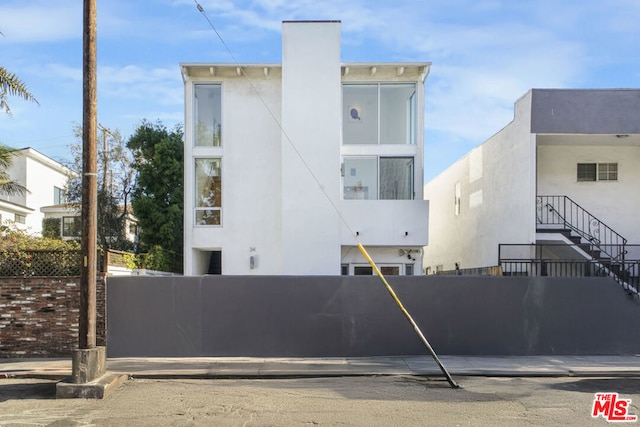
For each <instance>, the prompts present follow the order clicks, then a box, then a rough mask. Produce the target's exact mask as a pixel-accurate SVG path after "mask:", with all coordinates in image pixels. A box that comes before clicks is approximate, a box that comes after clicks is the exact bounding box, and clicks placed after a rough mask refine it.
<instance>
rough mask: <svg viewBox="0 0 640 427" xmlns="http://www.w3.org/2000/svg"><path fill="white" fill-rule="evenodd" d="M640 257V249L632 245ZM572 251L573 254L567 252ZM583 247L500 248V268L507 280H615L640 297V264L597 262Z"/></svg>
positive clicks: (512, 246)
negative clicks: (590, 278)
mask: <svg viewBox="0 0 640 427" xmlns="http://www.w3.org/2000/svg"><path fill="white" fill-rule="evenodd" d="M628 246H629V248H630V249H631V250H635V253H636V254H637V253H640V245H628ZM568 248H570V249H572V250H573V252H567V249H568ZM584 255H585V252H584V249H583V245H579V244H574V245H565V244H535V243H531V244H505V243H503V244H499V245H498V265H499V266H500V267H501V269H502V274H503V275H505V276H550V277H588V276H591V277H594V276H608V277H612V278H613V279H614V280H615V281H616V282H618V283H619V284H620V285H622V287H623V288H624V289H625V290H627V291H628V292H629V293H630V294H634V295H636V296H638V295H639V293H638V292H639V288H640V260H639V259H633V260H623V261H620V260H611V259H594V258H591V259H590V258H587V257H585V256H584Z"/></svg>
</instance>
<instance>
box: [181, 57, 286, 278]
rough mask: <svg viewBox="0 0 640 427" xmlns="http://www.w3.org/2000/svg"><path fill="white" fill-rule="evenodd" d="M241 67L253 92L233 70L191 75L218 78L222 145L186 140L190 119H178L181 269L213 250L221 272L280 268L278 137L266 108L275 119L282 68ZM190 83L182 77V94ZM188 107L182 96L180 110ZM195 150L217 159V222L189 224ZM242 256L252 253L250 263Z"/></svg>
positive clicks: (199, 265)
mask: <svg viewBox="0 0 640 427" xmlns="http://www.w3.org/2000/svg"><path fill="white" fill-rule="evenodd" d="M233 72H234V73H235V68H234V69H233ZM246 72H247V73H248V74H249V75H250V78H251V80H252V84H253V86H254V87H255V89H256V90H257V93H256V92H254V91H253V89H251V88H250V87H249V85H248V84H247V81H246V79H245V78H244V77H243V76H238V75H237V74H231V75H227V74H225V75H223V76H219V77H215V76H213V77H208V78H194V79H193V80H194V81H197V82H199V83H201V82H207V83H222V103H223V106H222V110H223V115H222V121H223V123H222V147H193V146H192V141H193V139H192V135H193V133H192V132H193V131H192V124H191V123H187V126H185V141H186V142H185V159H187V160H186V161H185V248H186V250H185V262H186V265H187V266H192V268H191V270H190V271H185V274H203V273H204V272H206V271H207V267H208V263H209V254H208V252H209V251H212V250H220V249H223V252H222V263H223V265H222V271H223V273H224V274H279V265H280V221H279V218H280V146H281V138H280V129H279V127H278V124H277V123H276V121H274V119H273V117H272V116H271V114H274V115H275V117H276V119H279V116H280V92H281V82H280V76H281V74H280V69H279V68H271V69H270V71H269V73H268V75H267V76H265V75H264V69H263V68H259V69H247V70H246ZM192 90H193V84H192V81H188V82H187V84H186V94H187V99H189V97H190V95H191V93H192ZM261 98H262V100H261ZM263 101H264V102H265V103H266V104H267V105H268V106H269V110H267V109H266V108H265V106H264V104H263ZM191 109H192V105H190V103H189V102H187V104H186V110H187V112H186V117H191ZM194 157H221V158H222V226H219V227H218V226H195V227H194V224H193V222H194V214H193V206H194V200H193V191H194V170H193V158H194ZM187 189H188V191H187ZM190 247H193V248H195V249H194V250H189V249H188V248H190ZM202 251H206V252H204V253H203V252H202ZM249 256H254V257H256V258H257V259H258V260H259V262H258V263H257V264H256V268H254V269H250V268H249Z"/></svg>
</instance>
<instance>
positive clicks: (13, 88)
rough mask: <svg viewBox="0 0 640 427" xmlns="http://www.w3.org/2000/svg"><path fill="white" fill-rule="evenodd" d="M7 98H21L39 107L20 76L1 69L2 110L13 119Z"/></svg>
mask: <svg viewBox="0 0 640 427" xmlns="http://www.w3.org/2000/svg"><path fill="white" fill-rule="evenodd" d="M7 96H19V97H21V98H23V99H25V100H27V101H33V102H35V103H36V104H38V105H39V103H38V100H37V99H36V98H35V97H34V96H33V95H32V94H31V93H30V92H29V91H28V90H27V85H26V84H25V83H24V82H23V81H22V80H20V79H19V78H18V76H16V75H15V74H14V73H10V72H9V71H7V69H6V68H4V67H0V110H4V111H5V112H6V113H7V114H8V115H9V117H11V108H9V104H8V103H7Z"/></svg>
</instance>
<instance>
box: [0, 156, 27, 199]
mask: <svg viewBox="0 0 640 427" xmlns="http://www.w3.org/2000/svg"><path fill="white" fill-rule="evenodd" d="M17 152H18V150H15V149H13V148H9V147H7V146H6V145H2V144H0V194H7V195H17V194H19V195H23V194H25V193H26V192H27V189H26V188H25V187H23V186H22V185H20V184H18V182H17V181H14V180H12V179H11V177H10V176H9V172H8V171H7V169H9V166H11V162H12V160H13V159H12V157H13V156H15V155H16V154H17Z"/></svg>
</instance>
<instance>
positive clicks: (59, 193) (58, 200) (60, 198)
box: [53, 187, 67, 205]
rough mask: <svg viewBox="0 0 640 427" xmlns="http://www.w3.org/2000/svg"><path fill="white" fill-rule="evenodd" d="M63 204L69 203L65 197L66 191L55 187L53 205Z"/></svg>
mask: <svg viewBox="0 0 640 427" xmlns="http://www.w3.org/2000/svg"><path fill="white" fill-rule="evenodd" d="M63 203H67V199H66V197H65V195H64V189H62V188H59V187H53V204H54V205H61V204H63Z"/></svg>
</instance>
